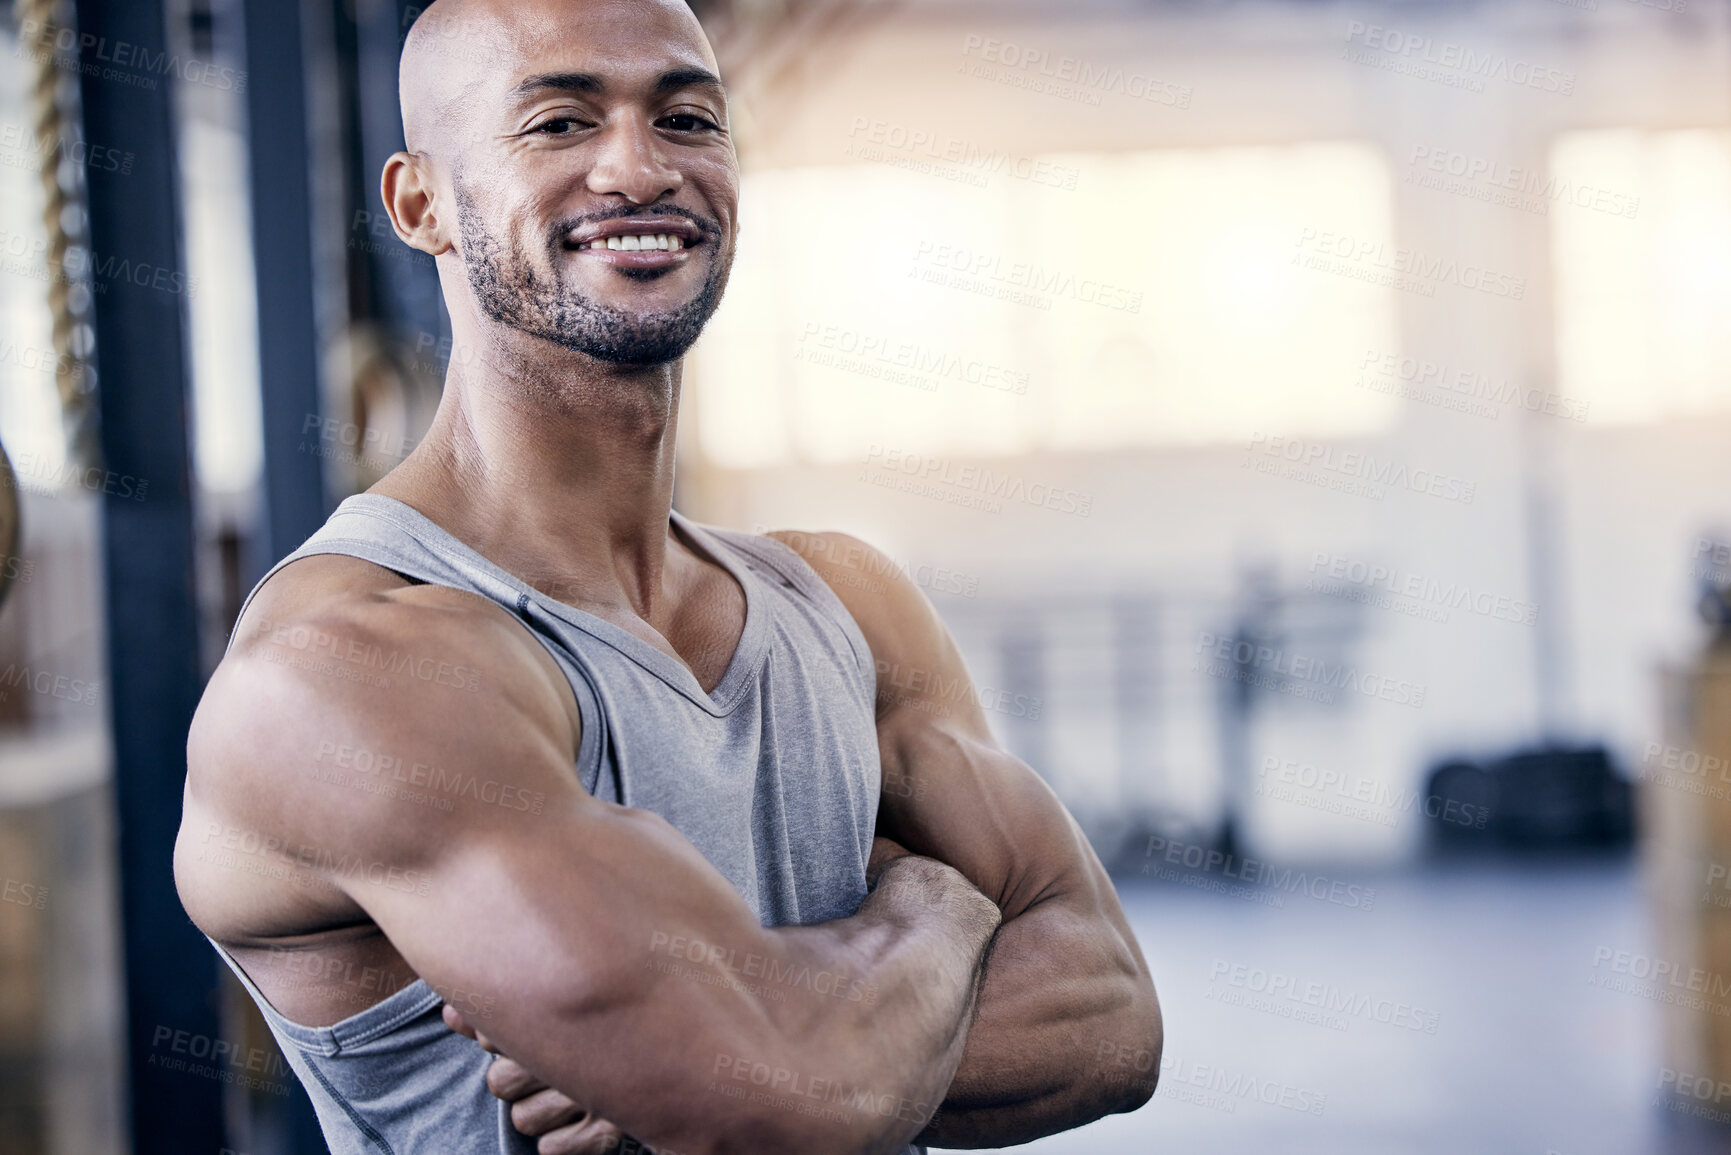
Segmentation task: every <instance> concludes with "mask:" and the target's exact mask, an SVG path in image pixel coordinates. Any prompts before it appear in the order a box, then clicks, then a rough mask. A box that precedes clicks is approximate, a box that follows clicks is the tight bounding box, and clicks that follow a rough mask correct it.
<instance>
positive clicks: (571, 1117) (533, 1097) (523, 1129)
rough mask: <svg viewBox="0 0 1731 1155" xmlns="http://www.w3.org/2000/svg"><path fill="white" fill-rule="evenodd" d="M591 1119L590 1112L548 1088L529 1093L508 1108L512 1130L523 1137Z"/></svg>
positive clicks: (547, 1132) (546, 1132)
mask: <svg viewBox="0 0 1731 1155" xmlns="http://www.w3.org/2000/svg"><path fill="white" fill-rule="evenodd" d="M589 1119H590V1115H589V1112H587V1111H585V1110H584V1109H583V1108H582V1107H580V1106H578V1105H577V1104H576V1103H574V1102H572V1101H571V1100H570V1099H569V1098H567V1097H566V1096H564V1095H563V1094H561V1093H559V1092H558V1091H555V1090H554V1089H553V1088H551V1087H543V1088H542V1089H541V1090H539V1091H532V1092H530V1093H529V1094H527V1095H525V1096H524V1097H523V1098H521V1099H518V1100H517V1101H516V1102H514V1103H512V1104H511V1126H513V1127H515V1128H517V1130H518V1132H519V1133H521V1134H524V1135H529V1136H535V1135H546V1134H549V1133H550V1132H553V1131H557V1130H558V1129H559V1128H561V1127H569V1126H571V1125H572V1124H574V1123H582V1122H585V1121H587V1120H589Z"/></svg>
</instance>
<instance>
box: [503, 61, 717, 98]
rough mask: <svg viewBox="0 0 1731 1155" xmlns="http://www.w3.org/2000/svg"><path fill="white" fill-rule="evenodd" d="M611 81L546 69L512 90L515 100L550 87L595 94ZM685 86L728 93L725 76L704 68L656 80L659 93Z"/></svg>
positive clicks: (679, 70) (665, 74) (679, 71)
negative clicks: (723, 81) (724, 81)
mask: <svg viewBox="0 0 1731 1155" xmlns="http://www.w3.org/2000/svg"><path fill="white" fill-rule="evenodd" d="M606 88H607V84H606V82H605V81H603V80H602V79H601V78H600V77H599V76H596V75H595V74H594V73H592V72H544V73H542V74H540V75H539V76H531V77H529V78H528V79H527V80H525V81H523V82H522V83H521V84H519V85H517V87H515V88H513V89H512V90H511V97H512V99H513V100H521V99H523V98H524V97H526V96H532V95H534V94H535V93H537V92H542V91H544V90H546V89H553V90H554V91H557V92H581V93H585V94H587V95H594V94H595V93H598V92H603V91H605V90H606ZM681 88H713V89H715V90H716V91H717V92H719V93H721V94H722V95H724V96H725V95H726V94H727V86H726V85H725V84H723V83H721V77H719V76H717V75H715V74H714V73H713V72H709V71H706V70H705V69H702V68H675V69H671V70H669V71H667V72H663V73H662V74H661V75H660V76H659V77H657V78H656V80H655V92H656V95H663V94H665V93H668V92H674V91H677V90H678V89H681Z"/></svg>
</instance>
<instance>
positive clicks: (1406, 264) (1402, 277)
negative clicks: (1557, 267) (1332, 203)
mask: <svg viewBox="0 0 1731 1155" xmlns="http://www.w3.org/2000/svg"><path fill="white" fill-rule="evenodd" d="M1296 247H1297V250H1298V251H1297V252H1295V253H1293V254H1292V263H1293V264H1295V265H1299V266H1301V267H1303V268H1308V269H1315V270H1317V271H1319V272H1325V273H1335V274H1337V275H1339V276H1343V277H1351V278H1353V279H1355V280H1362V281H1368V282H1371V283H1372V284H1376V285H1381V286H1384V287H1387V288H1395V289H1401V290H1405V291H1409V292H1418V293H1420V294H1421V295H1423V296H1434V295H1435V293H1436V286H1437V285H1457V286H1459V287H1460V288H1463V289H1471V290H1473V291H1475V292H1480V293H1486V294H1489V295H1490V296H1493V297H1504V298H1507V299H1508V300H1511V301H1519V300H1521V299H1522V298H1523V297H1525V296H1526V295H1527V279H1526V278H1525V277H1517V276H1515V275H1513V274H1512V273H1500V272H1497V271H1496V270H1495V269H1491V268H1487V267H1486V266H1484V265H1480V264H1473V263H1470V262H1468V263H1462V262H1461V261H1458V260H1456V259H1455V258H1453V257H1439V256H1433V255H1432V254H1430V253H1426V252H1424V251H1422V250H1420V249H1408V248H1402V247H1400V246H1397V245H1391V244H1389V243H1388V242H1386V241H1377V240H1371V239H1369V238H1366V237H1354V236H1350V235H1348V234H1346V233H1337V232H1333V231H1331V230H1328V229H1311V228H1307V229H1302V230H1300V232H1299V235H1298V241H1297V242H1296Z"/></svg>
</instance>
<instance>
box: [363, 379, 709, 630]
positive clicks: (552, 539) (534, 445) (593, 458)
mask: <svg viewBox="0 0 1731 1155" xmlns="http://www.w3.org/2000/svg"><path fill="white" fill-rule="evenodd" d="M459 347H460V346H459ZM505 366H510V367H508V368H507V367H505ZM679 385H680V371H679V366H678V365H671V366H657V367H641V368H640V367H636V366H617V365H605V364H602V363H599V362H596V361H594V360H592V359H589V358H583V357H581V356H580V355H576V354H573V355H571V356H570V357H569V358H566V357H563V356H561V357H559V358H557V360H556V362H555V363H553V364H549V363H548V362H547V361H546V360H545V359H541V360H537V362H535V363H534V364H524V363H522V362H521V361H517V362H516V363H515V364H513V363H512V362H510V361H507V360H505V359H503V358H498V357H485V358H474V359H472V360H471V361H470V362H469V363H468V364H465V365H459V364H457V363H456V361H455V360H454V361H453V366H452V371H451V373H450V375H449V376H448V378H447V380H446V384H445V393H444V397H443V399H442V400H441V402H440V404H439V410H438V413H437V414H436V415H435V416H434V419H433V424H432V428H431V429H430V430H429V431H428V433H427V436H426V437H425V438H424V439H423V440H422V442H421V443H420V445H419V446H417V447H416V449H415V451H414V453H413V454H411V455H410V457H409V458H408V460H406V461H405V462H404V463H403V464H402V466H400V467H399V468H398V469H396V470H395V471H393V472H392V473H391V474H390V475H389V476H387V477H386V478H384V479H383V480H382V481H380V482H379V483H378V484H377V485H375V486H374V487H373V490H372V492H375V493H380V494H383V495H385V496H387V497H394V498H397V499H398V500H400V501H404V502H406V503H408V504H409V505H411V506H413V507H415V508H416V509H418V510H420V511H421V512H422V513H424V514H426V516H428V517H429V518H431V519H432V520H433V521H434V522H436V523H438V524H439V525H441V526H442V527H444V528H445V529H447V530H449V531H450V532H451V533H453V534H455V535H456V536H457V537H458V538H459V539H460V540H462V541H463V542H465V543H467V544H468V545H470V546H472V547H474V548H475V549H476V550H478V551H480V552H481V553H482V554H483V555H484V556H486V557H487V558H489V559H491V560H492V561H494V562H495V563H497V564H498V565H500V566H503V567H504V568H505V569H507V570H509V571H511V572H513V573H515V574H518V575H519V576H521V577H523V578H525V579H527V580H528V581H529V582H530V583H531V584H533V585H536V586H538V587H541V588H543V589H548V590H549V591H550V592H552V593H553V594H554V596H556V597H559V598H560V600H563V601H582V600H587V601H593V602H595V603H598V604H602V605H617V606H618V607H619V608H624V607H626V606H629V607H630V609H631V611H632V612H634V613H635V614H636V615H637V616H639V617H641V618H643V619H644V620H646V621H651V622H653V621H655V620H656V619H657V617H658V616H659V614H658V611H660V610H661V609H662V608H663V607H662V605H661V603H662V602H663V600H664V582H663V573H664V570H665V568H666V565H667V541H668V511H669V509H670V508H671V507H672V500H673V474H674V445H675V437H676V433H677V429H678V413H679Z"/></svg>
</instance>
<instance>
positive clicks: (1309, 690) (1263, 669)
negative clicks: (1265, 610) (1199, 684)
mask: <svg viewBox="0 0 1731 1155" xmlns="http://www.w3.org/2000/svg"><path fill="white" fill-rule="evenodd" d="M1195 652H1196V653H1197V654H1198V655H1203V656H1202V657H1201V658H1199V660H1198V663H1197V666H1196V667H1195V668H1194V669H1195V670H1199V671H1200V672H1202V673H1206V674H1209V675H1211V676H1213V677H1217V678H1229V679H1232V680H1234V681H1242V682H1245V683H1247V684H1249V685H1253V686H1257V687H1259V688H1263V689H1268V690H1273V691H1276V692H1278V693H1288V694H1291V695H1293V696H1294V697H1300V698H1313V699H1316V700H1318V701H1321V702H1325V703H1332V702H1333V701H1334V700H1335V699H1334V691H1335V690H1350V691H1351V692H1352V693H1355V694H1362V695H1364V696H1365V697H1367V698H1380V699H1381V700H1382V701H1384V702H1393V703H1394V704H1395V705H1397V706H1411V707H1413V708H1414V709H1417V708H1419V707H1421V706H1423V705H1424V696H1425V688H1424V686H1423V685H1422V684H1420V683H1416V682H1408V681H1406V680H1405V679H1402V678H1389V677H1385V676H1383V675H1380V674H1375V673H1372V672H1370V671H1366V670H1360V669H1359V668H1358V667H1357V666H1354V665H1352V664H1351V663H1348V662H1337V663H1335V664H1333V665H1332V666H1331V665H1330V664H1329V663H1328V662H1327V661H1326V660H1325V659H1322V658H1318V657H1314V656H1312V655H1307V654H1301V653H1298V652H1296V651H1290V652H1289V651H1288V650H1286V649H1284V648H1276V647H1274V646H1267V645H1258V644H1256V643H1255V642H1250V641H1246V640H1243V639H1239V638H1221V637H1216V636H1215V635H1213V634H1210V633H1207V632H1202V633H1199V634H1198V635H1197V637H1196V651H1195Z"/></svg>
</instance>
